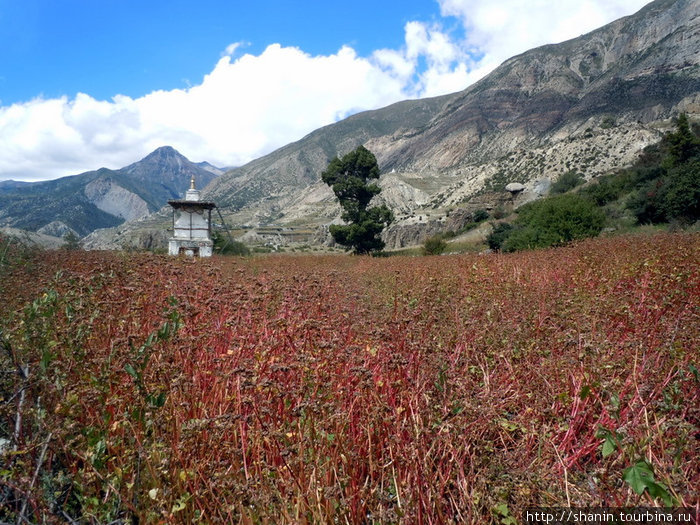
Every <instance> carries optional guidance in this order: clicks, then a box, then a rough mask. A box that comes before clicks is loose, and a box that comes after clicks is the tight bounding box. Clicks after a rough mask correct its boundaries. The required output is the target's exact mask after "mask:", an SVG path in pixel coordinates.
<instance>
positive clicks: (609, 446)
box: [603, 437, 617, 458]
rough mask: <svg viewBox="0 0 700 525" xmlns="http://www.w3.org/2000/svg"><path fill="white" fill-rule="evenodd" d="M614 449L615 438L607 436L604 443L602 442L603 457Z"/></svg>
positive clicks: (615, 447)
mask: <svg viewBox="0 0 700 525" xmlns="http://www.w3.org/2000/svg"><path fill="white" fill-rule="evenodd" d="M616 450H617V444H616V443H615V440H613V439H612V438H610V437H608V438H607V439H606V440H605V443H603V457H604V458H607V457H608V456H609V455H610V454H612V453H613V452H615V451H616Z"/></svg>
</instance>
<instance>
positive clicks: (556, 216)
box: [501, 194, 605, 252]
mask: <svg viewBox="0 0 700 525" xmlns="http://www.w3.org/2000/svg"><path fill="white" fill-rule="evenodd" d="M604 223H605V215H604V213H603V212H602V211H601V210H600V209H599V208H598V207H597V206H596V205H595V204H594V203H593V202H592V201H590V200H589V199H586V198H584V197H581V196H579V195H573V194H566V195H558V196H556V197H550V198H547V199H543V200H540V201H536V202H531V203H529V204H526V205H524V206H523V207H521V208H520V210H519V211H518V218H517V219H516V221H515V224H514V229H513V231H512V232H510V234H508V235H507V236H506V238H505V239H504V240H503V242H502V243H501V249H502V250H503V251H507V252H513V251H517V250H527V249H533V248H545V247H548V246H555V245H561V244H566V243H567V242H570V241H573V240H575V239H583V238H586V237H594V236H596V235H598V234H599V233H600V231H601V230H602V229H603V224H604Z"/></svg>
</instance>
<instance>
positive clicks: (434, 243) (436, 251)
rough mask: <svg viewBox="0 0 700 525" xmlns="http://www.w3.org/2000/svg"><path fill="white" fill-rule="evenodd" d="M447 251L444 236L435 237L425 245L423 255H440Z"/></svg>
mask: <svg viewBox="0 0 700 525" xmlns="http://www.w3.org/2000/svg"><path fill="white" fill-rule="evenodd" d="M446 249H447V243H446V242H445V239H443V237H442V235H439V234H438V235H433V236H432V237H430V238H429V239H427V240H426V241H425V242H424V243H423V255H440V254H441V253H443V252H444V251H445V250H446Z"/></svg>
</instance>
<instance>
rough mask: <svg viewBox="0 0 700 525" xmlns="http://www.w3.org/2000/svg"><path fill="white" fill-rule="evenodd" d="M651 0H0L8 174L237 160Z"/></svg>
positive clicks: (436, 91) (451, 87) (0, 117)
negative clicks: (172, 154)
mask: <svg viewBox="0 0 700 525" xmlns="http://www.w3.org/2000/svg"><path fill="white" fill-rule="evenodd" d="M645 3H646V0H559V1H558V2H556V3H553V2H550V1H549V0H527V1H526V0H500V1H499V2H497V3H494V2H493V1H492V0H400V1H399V0H384V1H381V2H377V1H369V0H354V1H353V2H331V1H323V2H315V1H314V2H291V1H289V2H285V1H267V2H266V1H262V2H251V1H245V2H244V1H231V2H223V1H214V0H186V1H185V0H170V1H167V2H166V1H161V0H147V1H143V0H141V1H135V0H22V1H19V0H0V180H4V179H15V180H42V179H49V178H56V177H60V176H65V175H71V174H75V173H80V172H82V171H87V170H91V169H97V168H99V167H102V166H105V167H109V168H119V167H122V166H125V165H127V164H129V163H131V162H134V161H136V160H138V159H140V158H142V157H143V156H145V155H146V154H148V153H149V152H150V151H152V150H153V149H155V148H157V147H159V146H162V145H166V144H167V145H172V146H174V147H175V148H177V149H178V150H179V151H181V152H182V153H183V154H184V155H186V156H187V157H189V158H190V159H191V160H194V161H202V160H207V161H209V162H212V163H213V164H216V165H219V166H231V165H240V164H243V163H245V162H248V161H250V160H252V159H254V158H256V157H259V156H261V155H264V154H266V153H269V152H270V151H272V150H274V149H276V148H278V147H281V146H283V145H285V144H287V143H289V142H292V141H294V140H298V139H299V138H301V137H302V136H304V135H305V134H307V133H309V132H310V131H313V130H314V129H316V128H318V127H321V126H323V125H326V124H330V123H332V122H335V121H337V120H339V119H341V118H343V117H345V116H347V115H349V114H351V113H353V112H356V111H360V110H365V109H374V108H378V107H382V106H385V105H388V104H390V103H392V102H396V101H398V100H402V99H406V98H417V97H425V96H434V95H440V94H445V93H451V92H455V91H459V90H462V89H464V88H466V87H467V86H468V85H469V84H471V83H473V82H474V81H476V80H478V78H481V77H482V76H483V75H485V74H487V73H488V72H490V71H491V70H493V69H494V68H495V67H497V66H498V64H500V63H501V62H502V61H503V60H505V59H507V58H509V57H510V56H512V55H515V54H517V53H521V52H523V51H526V50H527V49H530V48H532V47H535V46H537V45H541V44H546V43H554V42H560V41H562V40H565V39H568V38H573V37H576V36H579V35H580V34H582V33H585V32H587V31H590V30H592V29H595V28H597V27H599V26H601V25H604V24H605V23H607V22H610V21H612V20H614V19H616V18H619V17H621V16H624V15H629V14H632V13H634V12H635V11H637V10H638V9H639V8H641V7H642V6H643V5H644V4H645Z"/></svg>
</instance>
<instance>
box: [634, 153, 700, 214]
mask: <svg viewBox="0 0 700 525" xmlns="http://www.w3.org/2000/svg"><path fill="white" fill-rule="evenodd" d="M627 207H628V208H629V209H630V210H631V211H632V212H633V213H634V215H635V217H636V218H637V221H638V222H639V223H640V224H647V223H660V222H671V221H678V222H680V223H693V222H695V221H697V220H700V159H697V158H696V159H695V160H693V161H691V162H685V163H683V164H681V165H679V166H677V167H675V168H672V169H670V170H669V171H668V173H667V175H666V176H663V177H659V178H657V179H653V180H650V181H647V182H646V183H645V184H644V185H643V186H642V188H641V189H640V190H638V191H637V192H636V193H635V194H633V195H632V197H631V198H630V200H629V202H628V204H627Z"/></svg>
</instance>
